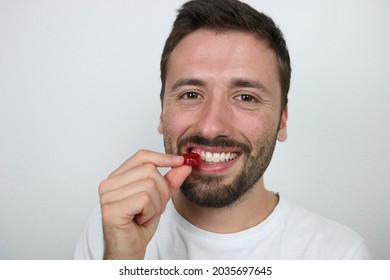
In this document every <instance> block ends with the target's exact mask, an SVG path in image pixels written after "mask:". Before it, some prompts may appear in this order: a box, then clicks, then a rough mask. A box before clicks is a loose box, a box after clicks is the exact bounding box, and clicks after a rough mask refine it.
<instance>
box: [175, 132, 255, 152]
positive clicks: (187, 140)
mask: <svg viewBox="0 0 390 280" xmlns="http://www.w3.org/2000/svg"><path fill="white" fill-rule="evenodd" d="M190 144H196V145H201V146H208V147H219V148H238V149H239V150H241V151H243V153H244V154H246V155H249V154H250V152H251V147H250V145H248V144H246V143H243V142H241V141H238V140H236V139H232V138H227V137H224V136H218V137H215V138H206V137H203V136H202V135H189V136H186V137H184V138H181V139H180V140H179V141H178V142H177V147H178V150H179V153H180V154H182V152H183V147H184V146H187V145H190Z"/></svg>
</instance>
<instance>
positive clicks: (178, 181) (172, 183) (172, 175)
mask: <svg viewBox="0 0 390 280" xmlns="http://www.w3.org/2000/svg"><path fill="white" fill-rule="evenodd" d="M191 172H192V167H191V166H189V165H182V166H179V167H174V168H172V169H171V170H170V171H169V172H168V173H167V174H165V176H164V177H165V179H166V180H167V182H168V186H169V193H170V195H171V196H172V195H173V193H174V192H175V191H176V190H177V189H179V188H180V186H181V185H182V184H183V182H184V180H185V179H186V178H187V177H188V175H190V174H191Z"/></svg>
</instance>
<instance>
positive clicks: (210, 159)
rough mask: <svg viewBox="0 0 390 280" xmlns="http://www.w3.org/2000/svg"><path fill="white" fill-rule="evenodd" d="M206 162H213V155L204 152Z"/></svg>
mask: <svg viewBox="0 0 390 280" xmlns="http://www.w3.org/2000/svg"><path fill="white" fill-rule="evenodd" d="M206 161H207V162H212V161H213V154H212V153H210V152H206Z"/></svg>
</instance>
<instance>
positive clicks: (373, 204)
mask: <svg viewBox="0 0 390 280" xmlns="http://www.w3.org/2000/svg"><path fill="white" fill-rule="evenodd" d="M182 2H183V1H179V0H176V1H128V0H122V1H117V0H115V1H92V0H89V1H86V0H71V1H69V0H67V1H65V0H64V1H49V0H47V1H43V0H36V1H27V0H26V1H21V0H12V1H7V0H0V259H71V258H72V257H73V249H74V246H75V243H76V241H77V238H78V236H79V233H80V232H81V230H82V228H83V226H84V224H85V222H86V219H87V217H88V215H89V214H90V212H91V210H92V208H93V207H94V206H95V205H96V204H97V203H98V195H97V188H98V184H99V183H100V181H101V180H102V179H104V178H105V177H106V176H107V175H108V174H109V173H110V172H111V171H112V170H114V169H115V168H117V166H119V165H120V164H121V163H122V162H123V161H124V160H126V159H127V158H128V157H129V156H131V155H132V154H133V153H134V152H136V151H137V150H139V149H141V148H145V149H152V150H157V151H163V145H162V138H161V136H160V135H159V134H158V133H157V130H156V128H157V124H158V118H159V114H160V103H159V92H160V80H159V59H160V54H161V51H162V47H163V44H164V41H165V39H166V37H167V35H168V33H169V31H170V28H171V25H172V22H173V20H174V17H175V14H176V9H177V8H178V7H179V6H180V4H181V3H182ZM247 2H248V3H250V4H252V5H253V6H254V7H256V8H257V9H259V10H261V11H264V12H265V13H266V14H268V15H270V16H271V17H272V18H273V19H274V20H275V22H276V23H277V24H278V25H279V26H280V28H281V29H282V31H283V32H284V34H285V37H286V40H287V43H288V46H289V49H290V55H291V58H292V67H293V75H292V85H291V90H290V93H289V98H290V101H289V122H288V128H289V138H288V140H287V142H285V143H280V144H278V145H277V148H276V152H275V155H274V159H273V161H272V163H271V165H270V167H269V169H268V171H267V173H266V176H265V182H266V185H267V186H268V188H269V189H271V190H273V191H276V192H279V193H281V194H282V195H284V196H286V197H288V198H289V199H290V200H293V201H295V202H297V203H299V204H301V205H303V206H304V207H306V208H308V209H310V210H312V211H315V212H317V213H319V214H321V215H323V216H326V217H328V218H331V219H334V220H336V221H338V222H340V223H343V224H346V225H347V226H349V227H351V228H353V229H354V230H355V231H357V232H358V233H360V234H361V235H362V236H363V237H364V238H365V239H366V241H367V245H368V247H369V249H370V250H371V253H372V255H373V257H374V258H377V259H390V203H389V198H390V169H389V158H390V149H389V143H390V127H389V123H388V120H389V118H388V114H387V112H388V111H387V109H388V107H389V105H390V94H389V93H390V92H389V86H388V84H389V65H390V51H389V50H390V38H389V37H390V31H389V29H390V17H389V16H388V15H389V12H390V2H389V1H385V0H383V1H380V0H375V1H372V0H366V1H336V0H331V1H325V0H323V1H309V0H301V1H299V0H295V1H289V0H276V1H275V0H273V1H270V0H269V1H255V0H251V1H247Z"/></svg>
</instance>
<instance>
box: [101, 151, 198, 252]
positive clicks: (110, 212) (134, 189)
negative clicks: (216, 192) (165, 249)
mask: <svg viewBox="0 0 390 280" xmlns="http://www.w3.org/2000/svg"><path fill="white" fill-rule="evenodd" d="M183 162H184V158H183V157H182V156H175V155H169V154H161V153H156V152H152V151H147V150H141V151H139V152H137V153H136V154H135V155H134V156H132V157H131V158H129V159H128V160H127V161H126V162H125V163H123V164H122V165H121V166H120V167H119V168H118V169H117V170H115V171H114V172H113V173H112V174H111V175H110V176H109V177H108V178H107V179H106V180H104V181H103V182H102V183H101V184H100V186H99V195H100V204H101V208H102V218H103V232H104V241H105V252H104V259H143V258H144V256H145V251H146V246H147V245H148V243H149V241H150V239H151V238H152V236H153V234H154V233H155V231H156V229H157V225H158V222H159V219H160V215H161V214H162V212H163V211H164V210H165V207H166V204H167V203H168V201H169V199H170V198H171V197H172V195H173V193H174V192H175V191H176V190H177V189H178V188H179V187H180V186H181V184H182V183H183V181H184V180H185V178H187V176H188V175H189V174H190V173H191V170H192V168H191V167H190V166H187V165H183ZM157 167H172V169H171V170H170V171H169V172H168V173H167V174H165V176H162V175H161V173H160V172H159V171H158V169H157Z"/></svg>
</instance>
